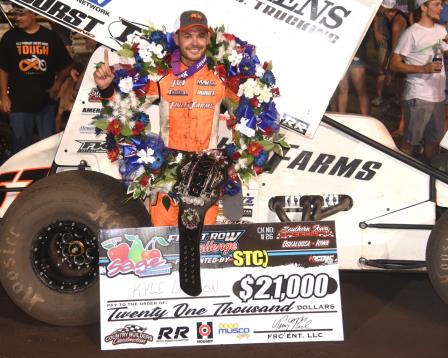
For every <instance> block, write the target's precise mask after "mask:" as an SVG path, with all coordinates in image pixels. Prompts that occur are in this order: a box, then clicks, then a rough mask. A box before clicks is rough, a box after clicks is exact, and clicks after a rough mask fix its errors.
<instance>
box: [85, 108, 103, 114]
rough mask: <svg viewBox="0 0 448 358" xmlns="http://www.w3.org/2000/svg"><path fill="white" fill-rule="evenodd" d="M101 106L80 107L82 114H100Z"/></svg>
mask: <svg viewBox="0 0 448 358" xmlns="http://www.w3.org/2000/svg"><path fill="white" fill-rule="evenodd" d="M102 110H103V108H101V107H84V108H83V109H82V112H81V113H82V114H89V115H91V114H101V112H102Z"/></svg>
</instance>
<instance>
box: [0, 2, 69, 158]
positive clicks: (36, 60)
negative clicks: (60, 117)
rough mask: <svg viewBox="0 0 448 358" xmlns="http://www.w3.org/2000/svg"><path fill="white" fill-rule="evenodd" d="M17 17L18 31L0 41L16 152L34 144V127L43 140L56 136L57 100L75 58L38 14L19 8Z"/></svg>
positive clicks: (2, 95)
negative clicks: (55, 100)
mask: <svg viewBox="0 0 448 358" xmlns="http://www.w3.org/2000/svg"><path fill="white" fill-rule="evenodd" d="M14 14H15V17H16V19H15V20H16V25H17V26H16V28H14V29H11V30H9V31H8V32H7V33H5V35H4V36H3V38H2V39H1V41H0V99H1V109H2V111H4V112H6V113H9V114H10V116H9V117H10V125H11V128H12V130H13V151H14V153H16V152H18V151H20V150H22V149H23V148H25V147H27V146H28V145H30V144H31V143H32V136H33V129H34V125H36V127H37V131H38V134H39V137H40V139H43V138H46V137H48V136H50V135H52V134H53V133H54V127H55V110H56V106H55V102H54V99H56V96H57V93H58V91H59V88H60V86H61V84H62V82H63V81H64V79H65V78H66V77H67V76H68V74H69V72H70V69H71V63H72V59H71V57H70V55H69V54H68V52H67V50H66V49H65V47H64V44H63V43H62V41H61V39H60V38H59V36H58V35H57V34H56V33H55V32H53V31H51V30H48V29H46V28H45V27H43V26H40V25H39V23H38V22H37V20H36V14H34V13H33V12H31V11H29V10H28V9H25V8H23V7H20V6H17V5H14ZM8 87H9V93H8Z"/></svg>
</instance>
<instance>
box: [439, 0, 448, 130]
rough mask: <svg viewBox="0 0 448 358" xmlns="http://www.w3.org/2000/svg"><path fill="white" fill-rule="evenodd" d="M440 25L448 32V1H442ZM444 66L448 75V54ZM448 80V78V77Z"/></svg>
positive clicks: (447, 102) (447, 104) (447, 93)
mask: <svg viewBox="0 0 448 358" xmlns="http://www.w3.org/2000/svg"><path fill="white" fill-rule="evenodd" d="M439 24H440V25H443V26H445V29H447V31H448V0H444V1H442V13H441V14H440V21H439ZM443 66H444V67H445V75H446V76H447V75H448V54H446V53H445V55H444V57H443ZM447 78H448V76H447ZM445 122H446V125H447V126H448V90H447V89H446V88H445Z"/></svg>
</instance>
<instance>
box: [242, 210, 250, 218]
mask: <svg viewBox="0 0 448 358" xmlns="http://www.w3.org/2000/svg"><path fill="white" fill-rule="evenodd" d="M243 217H246V218H251V217H252V209H246V208H243Z"/></svg>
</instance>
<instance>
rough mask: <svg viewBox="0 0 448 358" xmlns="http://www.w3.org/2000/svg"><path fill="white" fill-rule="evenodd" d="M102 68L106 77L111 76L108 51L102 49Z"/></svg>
mask: <svg viewBox="0 0 448 358" xmlns="http://www.w3.org/2000/svg"><path fill="white" fill-rule="evenodd" d="M104 67H106V68H105V71H106V75H107V76H112V71H111V70H110V65H109V51H107V49H104Z"/></svg>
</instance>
